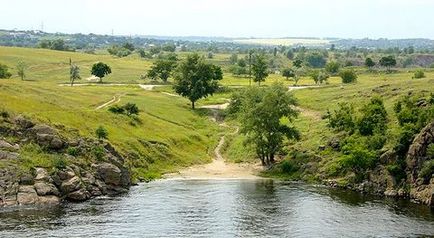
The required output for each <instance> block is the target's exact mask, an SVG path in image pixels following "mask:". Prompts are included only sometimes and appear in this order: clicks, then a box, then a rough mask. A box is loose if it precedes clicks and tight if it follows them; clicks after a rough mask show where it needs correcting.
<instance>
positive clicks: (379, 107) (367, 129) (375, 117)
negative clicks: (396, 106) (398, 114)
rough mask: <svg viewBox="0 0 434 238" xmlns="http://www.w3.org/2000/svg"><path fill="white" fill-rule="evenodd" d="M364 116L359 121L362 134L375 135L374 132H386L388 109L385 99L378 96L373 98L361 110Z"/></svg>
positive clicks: (358, 124)
mask: <svg viewBox="0 0 434 238" xmlns="http://www.w3.org/2000/svg"><path fill="white" fill-rule="evenodd" d="M360 111H361V112H362V117H361V118H360V120H359V121H358V122H357V126H358V128H359V132H360V134H362V135H364V136H368V135H373V134H374V132H379V133H384V132H385V131H386V129H387V121H388V119H387V111H386V108H385V107H384V104H383V100H382V99H381V98H378V97H374V98H372V99H371V101H370V103H368V104H366V105H365V106H364V107H363V108H362V109H361V110H360Z"/></svg>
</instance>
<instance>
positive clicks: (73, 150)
mask: <svg viewBox="0 0 434 238" xmlns="http://www.w3.org/2000/svg"><path fill="white" fill-rule="evenodd" d="M66 153H67V154H68V155H72V156H77V155H78V154H79V150H78V148H77V147H69V148H68V149H67V150H66Z"/></svg>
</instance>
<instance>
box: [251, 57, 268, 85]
mask: <svg viewBox="0 0 434 238" xmlns="http://www.w3.org/2000/svg"><path fill="white" fill-rule="evenodd" d="M252 71H253V81H255V82H258V85H259V86H261V82H262V81H265V78H267V77H268V64H267V61H266V60H265V56H264V55H263V54H258V55H256V56H255V62H253V64H252Z"/></svg>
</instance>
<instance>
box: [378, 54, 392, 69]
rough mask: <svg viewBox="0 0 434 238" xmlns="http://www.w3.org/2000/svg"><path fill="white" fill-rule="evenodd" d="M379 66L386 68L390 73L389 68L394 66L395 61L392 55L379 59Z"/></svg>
mask: <svg viewBox="0 0 434 238" xmlns="http://www.w3.org/2000/svg"><path fill="white" fill-rule="evenodd" d="M380 65H381V66H383V67H386V68H387V71H388V72H390V68H391V67H393V66H395V65H396V59H395V57H394V56H393V55H389V56H384V57H382V58H381V59H380Z"/></svg>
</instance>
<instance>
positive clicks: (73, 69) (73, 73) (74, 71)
mask: <svg viewBox="0 0 434 238" xmlns="http://www.w3.org/2000/svg"><path fill="white" fill-rule="evenodd" d="M78 79H81V77H80V68H79V67H78V66H77V65H75V64H71V66H70V67H69V81H70V82H71V87H72V86H74V81H75V80H78Z"/></svg>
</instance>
